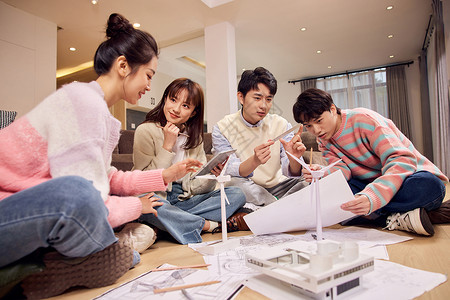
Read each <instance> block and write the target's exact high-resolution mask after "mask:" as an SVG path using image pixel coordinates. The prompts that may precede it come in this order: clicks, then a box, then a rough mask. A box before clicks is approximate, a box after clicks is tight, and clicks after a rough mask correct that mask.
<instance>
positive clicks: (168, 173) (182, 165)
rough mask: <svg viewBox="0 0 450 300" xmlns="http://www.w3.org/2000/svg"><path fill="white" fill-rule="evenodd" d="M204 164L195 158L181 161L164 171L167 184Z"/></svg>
mask: <svg viewBox="0 0 450 300" xmlns="http://www.w3.org/2000/svg"><path fill="white" fill-rule="evenodd" d="M201 166H202V163H201V162H199V161H198V160H196V159H193V158H187V159H185V160H182V161H179V162H177V163H175V164H173V165H171V166H170V167H168V168H167V169H165V170H163V171H162V177H163V180H164V183H165V184H168V183H170V182H172V181H175V180H178V179H181V178H183V177H184V176H185V175H186V174H187V173H189V172H195V171H196V170H197V169H198V168H200V167H201Z"/></svg>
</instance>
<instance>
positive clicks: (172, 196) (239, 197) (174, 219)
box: [139, 183, 245, 244]
mask: <svg viewBox="0 0 450 300" xmlns="http://www.w3.org/2000/svg"><path fill="white" fill-rule="evenodd" d="M225 193H226V194H227V198H228V201H229V202H230V205H228V203H225V207H226V216H227V218H229V217H230V216H231V215H232V214H233V213H234V212H235V211H236V210H238V209H239V208H241V207H242V206H243V205H244V204H245V196H244V194H243V193H242V191H241V190H240V189H239V188H237V187H227V188H225ZM180 194H183V189H182V188H181V185H180V184H179V183H173V184H172V191H171V192H168V193H167V200H164V199H161V200H160V201H161V202H163V203H164V205H162V206H158V207H156V210H157V211H158V217H155V215H153V214H144V215H142V216H141V217H140V218H139V220H140V221H143V222H145V223H149V224H151V225H154V226H156V227H158V228H159V229H161V230H164V231H167V232H169V233H170V234H171V235H172V236H173V237H174V238H175V239H176V240H177V241H178V242H179V243H181V244H188V243H200V242H201V241H202V237H201V233H202V229H203V226H204V225H205V219H206V220H211V221H216V222H220V221H221V208H220V190H215V191H212V192H209V193H205V194H200V195H195V196H193V197H191V198H189V199H188V200H184V201H180V200H179V199H178V196H179V195H180Z"/></svg>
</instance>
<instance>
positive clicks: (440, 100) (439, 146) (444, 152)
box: [433, 0, 450, 176]
mask: <svg viewBox="0 0 450 300" xmlns="http://www.w3.org/2000/svg"><path fill="white" fill-rule="evenodd" d="M433 19H434V26H435V33H434V34H435V39H434V41H435V53H434V55H435V63H436V75H435V76H436V79H435V80H436V85H435V86H434V89H435V90H434V93H435V97H436V101H435V111H436V118H435V126H434V127H435V129H436V135H435V136H437V139H436V141H435V142H436V149H435V151H434V159H435V161H434V162H435V164H436V165H437V166H438V167H439V168H440V169H441V170H442V172H444V174H446V175H447V176H448V175H450V157H449V153H450V138H449V134H450V128H449V126H450V125H449V118H450V108H449V101H450V99H449V91H448V89H449V86H448V78H447V64H446V54H445V36H444V21H443V16H442V2H441V1H440V0H433Z"/></svg>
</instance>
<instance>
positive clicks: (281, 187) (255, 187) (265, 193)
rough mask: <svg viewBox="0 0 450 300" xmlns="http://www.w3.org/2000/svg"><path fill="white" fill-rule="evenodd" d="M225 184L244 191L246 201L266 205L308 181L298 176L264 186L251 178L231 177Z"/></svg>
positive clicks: (301, 186)
mask: <svg viewBox="0 0 450 300" xmlns="http://www.w3.org/2000/svg"><path fill="white" fill-rule="evenodd" d="M227 185H228V186H236V187H239V188H240V189H241V190H242V191H243V192H244V194H245V199H246V201H247V202H248V203H252V204H254V205H259V206H262V205H266V206H267V205H269V204H271V203H273V202H275V201H277V199H280V198H282V197H285V196H287V195H290V194H293V193H295V192H297V191H299V190H301V189H302V188H304V187H306V186H308V183H307V182H306V181H304V180H303V179H300V178H287V179H286V180H285V181H282V182H280V183H279V184H277V185H275V186H273V187H271V188H265V187H263V186H261V185H259V184H257V183H255V182H254V181H253V180H251V178H245V177H231V181H230V182H229V183H228V184H227Z"/></svg>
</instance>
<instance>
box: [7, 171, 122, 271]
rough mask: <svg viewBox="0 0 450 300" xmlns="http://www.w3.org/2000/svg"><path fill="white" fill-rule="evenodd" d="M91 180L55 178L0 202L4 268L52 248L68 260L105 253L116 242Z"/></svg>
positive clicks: (101, 200)
mask: <svg viewBox="0 0 450 300" xmlns="http://www.w3.org/2000/svg"><path fill="white" fill-rule="evenodd" d="M107 218H108V210H107V208H106V206H105V204H104V202H103V199H102V198H101V196H100V192H99V191H97V190H96V189H95V188H94V186H93V185H92V182H90V181H88V180H86V179H84V178H82V177H78V176H65V177H59V178H55V179H51V180H49V181H46V182H44V183H41V184H39V185H36V186H34V187H31V188H29V189H26V190H23V191H20V192H18V193H15V194H14V195H11V196H9V197H7V198H5V199H3V200H1V201H0V245H1V247H0V267H2V266H5V265H8V264H10V263H13V262H15V261H17V260H19V259H20V258H22V257H25V256H27V255H28V254H31V253H32V252H34V251H35V250H37V249H38V248H41V247H44V248H47V247H52V248H54V249H55V250H56V251H58V252H59V253H61V254H63V255H65V256H68V257H84V256H87V255H89V254H92V253H95V252H98V251H100V250H103V249H104V248H106V247H107V246H109V245H111V244H112V243H114V242H115V241H116V240H117V238H116V237H115V236H114V232H113V230H112V228H111V226H110V225H109V223H108V219H107Z"/></svg>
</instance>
